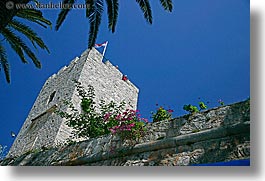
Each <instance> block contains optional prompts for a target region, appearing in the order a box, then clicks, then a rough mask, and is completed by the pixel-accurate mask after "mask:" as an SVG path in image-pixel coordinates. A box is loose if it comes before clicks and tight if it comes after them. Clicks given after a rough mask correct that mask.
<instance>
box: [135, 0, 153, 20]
mask: <svg viewBox="0 0 265 181" xmlns="http://www.w3.org/2000/svg"><path fill="white" fill-rule="evenodd" d="M136 2H137V3H138V4H139V5H140V8H141V10H142V11H143V13H144V18H145V19H146V21H147V22H148V23H150V24H152V21H153V18H152V10H151V6H150V3H149V0H136Z"/></svg>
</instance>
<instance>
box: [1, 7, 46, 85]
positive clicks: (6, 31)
mask: <svg viewBox="0 0 265 181" xmlns="http://www.w3.org/2000/svg"><path fill="white" fill-rule="evenodd" d="M19 18H20V19H23V20H27V21H30V22H32V23H36V24H38V25H41V26H43V27H45V28H47V26H46V25H48V26H51V22H50V21H49V20H47V19H45V18H44V17H43V15H42V12H41V11H39V10H37V9H20V10H19V11H18V12H17V13H16V15H15V16H14V18H13V19H11V20H10V21H9V22H8V24H7V25H6V26H5V27H2V28H1V29H0V34H1V35H2V36H3V37H4V39H3V40H4V41H6V42H7V43H8V44H9V45H10V46H11V48H12V49H13V50H14V51H15V53H16V54H17V55H18V56H19V58H20V59H21V61H22V62H23V63H28V61H27V60H26V56H25V55H27V56H28V57H29V58H30V59H31V60H32V62H33V63H34V65H35V66H36V67H37V68H41V63H40V61H39V59H38V58H37V57H36V55H35V53H34V52H33V51H32V50H31V49H30V48H29V46H28V45H27V44H26V43H25V42H24V40H23V39H22V38H21V37H20V36H19V35H18V34H17V33H19V34H21V35H24V36H25V38H27V39H28V40H29V41H30V42H31V43H32V45H33V47H34V48H35V49H37V47H39V48H41V49H43V50H46V51H47V52H48V53H49V49H48V47H47V46H46V45H45V43H44V42H43V40H42V39H41V38H40V37H39V36H38V35H37V33H35V32H34V31H33V30H32V29H31V28H30V27H29V26H27V25H26V24H24V22H23V23H22V22H20V21H19V20H18V19H19ZM0 66H1V67H2V68H3V69H4V73H5V77H6V81H7V82H8V83H10V72H9V64H8V58H7V56H6V50H5V48H4V47H3V45H2V43H1V42H0ZM0 70H1V69H0Z"/></svg>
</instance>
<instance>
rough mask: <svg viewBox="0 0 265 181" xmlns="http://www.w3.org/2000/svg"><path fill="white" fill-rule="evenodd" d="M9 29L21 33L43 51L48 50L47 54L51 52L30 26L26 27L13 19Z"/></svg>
mask: <svg viewBox="0 0 265 181" xmlns="http://www.w3.org/2000/svg"><path fill="white" fill-rule="evenodd" d="M8 26H9V27H12V28H14V29H15V30H17V31H19V32H21V33H22V34H24V35H25V36H26V37H27V38H28V39H29V40H30V41H31V42H32V44H33V46H35V42H36V43H37V45H38V46H39V47H40V48H41V49H45V50H47V52H50V51H49V49H48V47H47V46H46V45H45V43H44V42H43V41H42V39H41V38H40V37H38V35H37V34H36V33H35V32H34V31H33V30H32V29H31V28H30V27H28V26H26V25H24V24H23V23H21V22H19V21H17V20H15V19H13V20H12V21H11V22H10V23H9V24H8Z"/></svg>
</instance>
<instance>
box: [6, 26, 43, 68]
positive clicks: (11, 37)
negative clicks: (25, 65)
mask: <svg viewBox="0 0 265 181" xmlns="http://www.w3.org/2000/svg"><path fill="white" fill-rule="evenodd" d="M1 33H2V35H3V36H4V37H5V39H6V40H7V41H8V43H9V44H10V45H11V46H12V47H13V46H17V47H20V48H21V49H22V50H23V51H24V52H25V53H26V54H27V55H28V56H29V57H30V59H31V60H32V61H33V63H34V64H35V66H36V67H37V68H41V63H40V61H39V60H38V59H37V57H36V56H35V54H34V53H33V52H32V51H31V50H30V48H29V47H28V46H27V45H26V44H25V43H24V42H23V41H22V40H21V38H19V37H18V36H17V35H15V34H14V33H13V32H12V30H11V29H10V28H8V27H5V28H3V29H2V30H1ZM22 61H23V60H22Z"/></svg>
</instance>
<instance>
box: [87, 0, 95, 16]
mask: <svg viewBox="0 0 265 181" xmlns="http://www.w3.org/2000/svg"><path fill="white" fill-rule="evenodd" d="M93 4H94V0H86V17H87V18H88V17H89V11H90V9H91V7H92V5H93Z"/></svg>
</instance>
